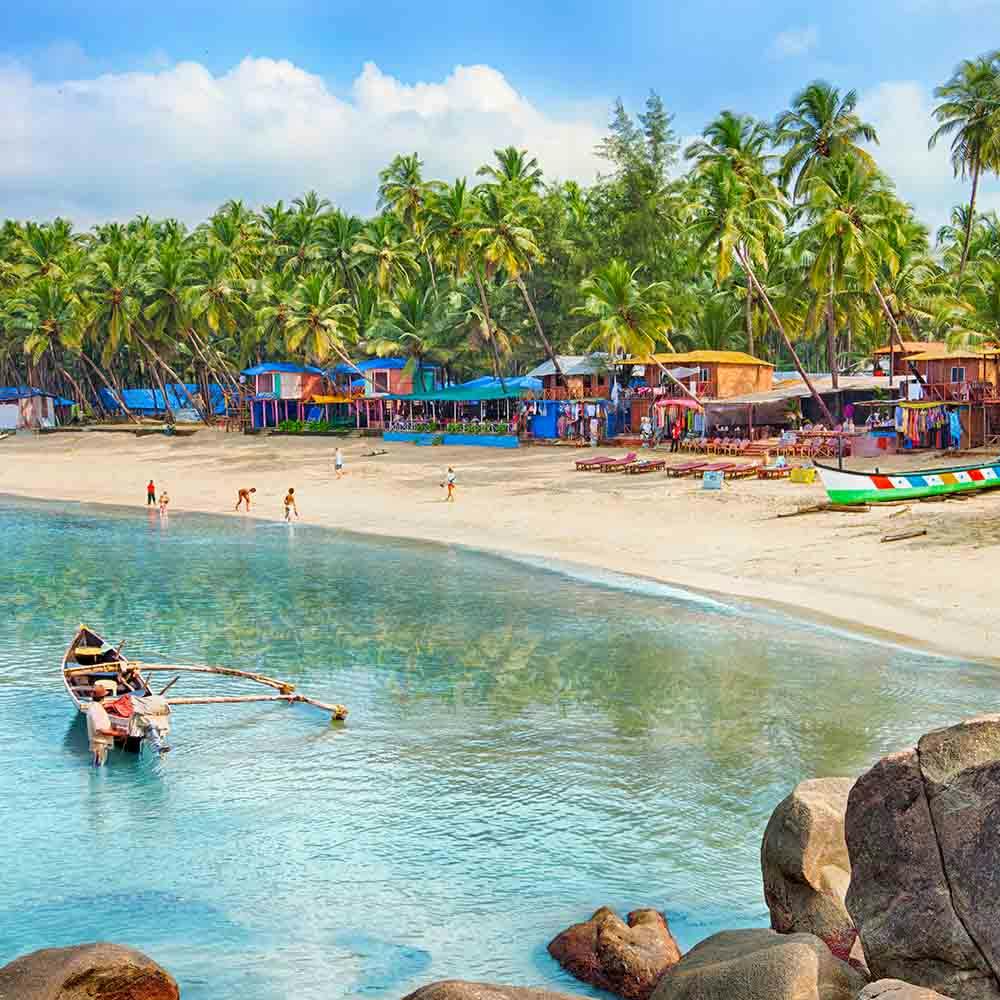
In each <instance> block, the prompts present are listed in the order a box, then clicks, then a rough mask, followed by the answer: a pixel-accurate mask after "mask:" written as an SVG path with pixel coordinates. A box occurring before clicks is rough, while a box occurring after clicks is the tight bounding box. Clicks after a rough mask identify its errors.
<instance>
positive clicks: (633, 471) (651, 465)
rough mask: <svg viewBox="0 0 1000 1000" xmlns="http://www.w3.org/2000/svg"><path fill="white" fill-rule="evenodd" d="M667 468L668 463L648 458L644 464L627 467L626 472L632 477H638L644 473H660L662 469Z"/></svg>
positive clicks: (634, 463) (660, 459)
mask: <svg viewBox="0 0 1000 1000" xmlns="http://www.w3.org/2000/svg"><path fill="white" fill-rule="evenodd" d="M666 467H667V463H666V462H665V461H664V460H663V459H662V458H657V459H653V458H647V459H645V460H644V461H642V462H633V463H632V464H631V465H627V466H625V472H627V473H628V474H629V475H632V476H638V475H641V474H642V473H644V472H659V471H660V469H665V468H666Z"/></svg>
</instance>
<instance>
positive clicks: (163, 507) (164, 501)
mask: <svg viewBox="0 0 1000 1000" xmlns="http://www.w3.org/2000/svg"><path fill="white" fill-rule="evenodd" d="M169 506H170V497H169V496H168V495H167V491H166V490H164V491H163V492H162V493H161V494H160V517H166V516H167V507H169Z"/></svg>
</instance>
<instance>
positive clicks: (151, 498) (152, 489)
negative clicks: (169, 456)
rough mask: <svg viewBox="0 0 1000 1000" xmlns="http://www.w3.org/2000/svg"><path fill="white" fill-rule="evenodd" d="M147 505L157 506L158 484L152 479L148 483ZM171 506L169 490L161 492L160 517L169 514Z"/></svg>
mask: <svg viewBox="0 0 1000 1000" xmlns="http://www.w3.org/2000/svg"><path fill="white" fill-rule="evenodd" d="M146 506H147V507H155V506H156V484H155V483H154V482H153V480H152V479H150V481H149V482H148V483H147V484H146ZM169 506H170V496H169V495H168V493H167V491H166V490H165V489H164V491H163V492H162V493H161V494H160V517H166V516H167V507H169Z"/></svg>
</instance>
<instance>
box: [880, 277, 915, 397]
mask: <svg viewBox="0 0 1000 1000" xmlns="http://www.w3.org/2000/svg"><path fill="white" fill-rule="evenodd" d="M872 287H873V288H874V289H875V294H876V295H877V296H878V300H879V304H880V305H881V306H882V312H883V313H885V317H886V319H887V320H888V321H889V329H890V331H891V332H892V336H893V337H895V338H896V343H897V344H899V350H900V353H901V354H902V355H904V356H905V354H906V348H904V347H903V338H902V336H901V335H900V333H899V324H898V323H897V322H896V317H895V316H893V314H892V309H890V308H889V303H888V302H887V301H886V298H885V295H883V294H882V289H881V288H879V286H878V282H877V281H876V282H875V284H874V285H873V286H872ZM889 370H890V372H891V371H892V355H891V354H890V355H889ZM910 370H911V371H915V369H914V368H913V366H912V365H911V367H910ZM917 381H918V382H920V384H921V385H924V384H925V383H924V380H923V377H922V376H921V375H920V374H919V373H917ZM891 384H892V383H891V381H890V385H891Z"/></svg>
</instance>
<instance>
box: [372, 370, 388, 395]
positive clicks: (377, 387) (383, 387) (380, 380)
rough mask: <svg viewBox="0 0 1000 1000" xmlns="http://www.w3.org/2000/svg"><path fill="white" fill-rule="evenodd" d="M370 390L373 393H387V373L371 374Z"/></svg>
mask: <svg viewBox="0 0 1000 1000" xmlns="http://www.w3.org/2000/svg"><path fill="white" fill-rule="evenodd" d="M372 390H373V391H374V392H388V391H389V373H388V372H387V371H379V372H372Z"/></svg>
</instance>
